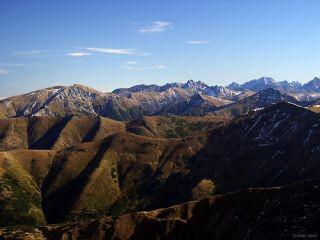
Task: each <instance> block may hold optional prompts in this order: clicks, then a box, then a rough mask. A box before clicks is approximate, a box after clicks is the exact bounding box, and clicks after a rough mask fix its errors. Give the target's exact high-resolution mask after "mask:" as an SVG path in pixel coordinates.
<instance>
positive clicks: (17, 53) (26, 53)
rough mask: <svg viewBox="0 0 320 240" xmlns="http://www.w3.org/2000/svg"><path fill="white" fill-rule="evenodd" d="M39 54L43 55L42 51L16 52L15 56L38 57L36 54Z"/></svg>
mask: <svg viewBox="0 0 320 240" xmlns="http://www.w3.org/2000/svg"><path fill="white" fill-rule="evenodd" d="M39 53H42V51H41V50H28V51H17V52H14V53H13V55H16V56H33V55H36V54H39Z"/></svg>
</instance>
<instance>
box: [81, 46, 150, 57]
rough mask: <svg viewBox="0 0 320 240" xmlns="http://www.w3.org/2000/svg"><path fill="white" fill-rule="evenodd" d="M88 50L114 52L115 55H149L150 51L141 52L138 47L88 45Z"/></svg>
mask: <svg viewBox="0 0 320 240" xmlns="http://www.w3.org/2000/svg"><path fill="white" fill-rule="evenodd" d="M85 50H87V51H91V52H98V53H105V54H114V55H140V56H147V55H150V53H147V52H146V53H144V52H140V51H138V50H137V49H133V48H97V47H87V48H85Z"/></svg>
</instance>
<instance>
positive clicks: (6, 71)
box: [0, 68, 9, 75]
mask: <svg viewBox="0 0 320 240" xmlns="http://www.w3.org/2000/svg"><path fill="white" fill-rule="evenodd" d="M8 73H9V71H8V70H7V69H3V68H2V69H1V68H0V75H2V74H8Z"/></svg>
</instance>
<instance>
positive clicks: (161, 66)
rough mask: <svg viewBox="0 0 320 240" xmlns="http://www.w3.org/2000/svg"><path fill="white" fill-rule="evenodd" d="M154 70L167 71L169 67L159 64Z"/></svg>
mask: <svg viewBox="0 0 320 240" xmlns="http://www.w3.org/2000/svg"><path fill="white" fill-rule="evenodd" d="M154 68H155V69H166V68H167V67H166V66H165V65H161V64H158V65H155V66H154Z"/></svg>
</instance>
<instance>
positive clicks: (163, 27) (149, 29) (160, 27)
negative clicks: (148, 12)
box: [138, 21, 173, 33]
mask: <svg viewBox="0 0 320 240" xmlns="http://www.w3.org/2000/svg"><path fill="white" fill-rule="evenodd" d="M172 28H173V26H172V23H170V22H164V21H155V22H153V23H152V24H151V25H150V26H146V27H144V28H141V29H139V30H138V32H140V33H160V32H165V31H168V30H170V29H172Z"/></svg>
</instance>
